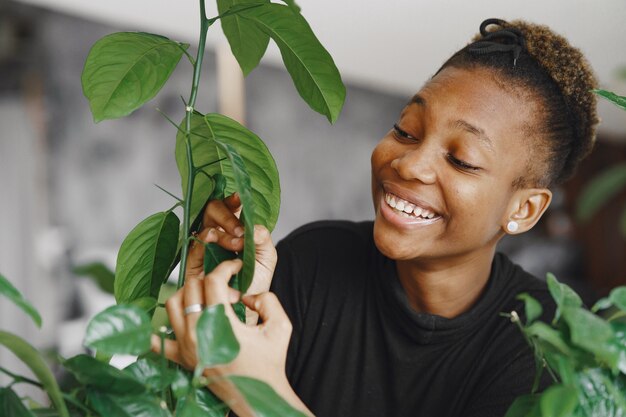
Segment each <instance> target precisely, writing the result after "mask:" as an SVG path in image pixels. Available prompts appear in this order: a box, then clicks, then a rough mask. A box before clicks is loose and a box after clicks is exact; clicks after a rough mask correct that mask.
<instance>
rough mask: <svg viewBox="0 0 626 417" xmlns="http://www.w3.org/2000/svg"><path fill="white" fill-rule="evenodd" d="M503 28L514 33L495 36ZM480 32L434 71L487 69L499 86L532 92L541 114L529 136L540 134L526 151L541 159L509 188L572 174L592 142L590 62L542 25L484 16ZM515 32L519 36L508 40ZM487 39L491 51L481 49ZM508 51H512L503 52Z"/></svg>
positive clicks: (593, 82) (594, 119)
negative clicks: (490, 71) (536, 99)
mask: <svg viewBox="0 0 626 417" xmlns="http://www.w3.org/2000/svg"><path fill="white" fill-rule="evenodd" d="M498 26H499V28H498ZM494 27H495V28H494ZM503 30H505V31H506V32H510V33H511V32H512V33H514V34H516V35H511V36H500V35H499V33H502V32H501V31H503ZM481 32H482V33H481V34H479V35H477V36H476V37H475V38H474V39H473V41H472V43H470V44H468V45H467V46H465V47H464V48H462V49H461V50H459V51H458V52H456V53H455V54H454V55H453V56H452V57H450V59H448V60H447V61H446V62H445V63H444V64H443V65H442V67H441V68H440V69H439V71H437V73H439V72H440V71H442V70H443V69H445V68H447V67H454V68H459V69H474V68H477V67H478V68H486V69H490V70H493V71H495V74H496V76H497V78H499V81H504V83H502V84H503V85H512V86H513V87H522V88H523V89H524V91H526V92H529V93H530V94H533V95H536V97H538V98H539V100H540V103H541V106H540V108H541V112H540V114H538V115H537V116H538V117H539V120H538V123H537V125H536V126H534V127H533V129H534V131H533V132H530V133H531V135H529V136H539V137H540V138H541V140H540V141H536V140H535V141H533V142H532V143H529V146H530V153H529V155H530V156H531V159H532V160H533V161H537V160H539V161H541V163H540V164H537V163H536V162H534V163H533V162H531V161H530V159H529V166H528V174H527V175H524V176H523V177H520V178H518V179H517V180H516V181H515V183H514V186H515V187H524V186H539V187H548V186H551V185H555V184H559V183H562V182H563V181H565V180H567V179H568V178H570V177H571V176H572V175H573V173H574V171H575V170H576V167H577V165H578V163H579V162H580V161H581V160H582V159H583V158H584V157H585V156H587V155H588V154H589V152H591V149H592V148H593V144H594V142H595V127H596V124H597V123H598V117H597V114H596V97H595V94H594V93H593V91H592V90H593V89H595V88H597V87H596V86H597V81H596V78H595V76H594V74H593V71H592V70H591V66H590V65H589V63H588V62H587V60H586V59H585V57H584V56H583V54H582V53H581V51H580V50H579V49H577V48H575V47H573V46H571V45H570V44H569V42H568V41H567V40H566V39H565V38H564V37H563V36H561V35H558V34H556V33H555V32H553V31H552V30H551V29H549V28H548V27H547V26H543V25H537V24H533V23H528V22H525V21H521V20H516V21H511V22H505V21H503V20H499V19H488V20H486V21H485V22H484V23H483V25H481ZM496 33H497V34H496ZM510 33H504V34H503V35H510ZM494 34H495V35H494ZM516 36H519V37H520V38H521V40H519V39H517V40H516V39H512V38H515V37H516ZM487 40H488V41H489V42H488V43H490V44H491V45H492V48H491V50H480V49H483V48H481V47H483V46H485V41H487ZM515 43H517V44H519V45H520V47H516V46H517V45H513V44H515ZM494 44H496V45H495V47H494V46H493V45H494ZM507 45H509V46H507ZM511 45H512V46H511ZM509 51H510V52H513V55H511V54H510V53H506V52H509Z"/></svg>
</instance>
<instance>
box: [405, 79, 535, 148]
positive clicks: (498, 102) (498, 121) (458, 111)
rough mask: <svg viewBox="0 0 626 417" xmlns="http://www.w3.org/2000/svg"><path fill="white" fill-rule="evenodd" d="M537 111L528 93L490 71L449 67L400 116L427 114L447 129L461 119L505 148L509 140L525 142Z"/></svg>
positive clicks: (432, 80)
mask: <svg viewBox="0 0 626 417" xmlns="http://www.w3.org/2000/svg"><path fill="white" fill-rule="evenodd" d="M538 109H539V103H538V101H537V100H536V99H535V98H534V97H533V96H532V95H531V94H526V93H525V92H524V91H523V89H522V88H521V87H519V86H515V85H514V84H509V85H507V84H506V82H505V81H503V80H501V79H499V78H498V75H496V74H495V73H494V72H493V71H491V70H488V69H482V68H477V69H458V68H453V67H449V68H446V69H444V70H443V71H441V72H440V73H439V74H437V75H436V76H435V77H433V78H432V79H431V80H430V81H429V82H428V83H426V84H425V85H424V86H423V87H422V88H421V89H420V91H419V92H418V93H417V94H416V95H415V96H414V97H413V99H412V100H411V103H410V104H409V105H407V107H406V108H405V109H404V110H403V113H402V115H403V116H405V115H409V114H419V113H421V114H427V115H428V117H429V118H430V119H431V120H432V121H433V122H436V123H437V124H438V125H439V124H442V125H449V126H458V123H456V122H457V121H459V120H461V121H463V122H467V123H469V124H471V125H472V126H475V127H477V128H479V129H481V130H482V131H484V132H485V134H486V135H487V136H488V137H489V138H491V140H492V141H493V142H494V144H495V145H498V144H500V145H504V146H508V145H509V143H508V142H510V139H512V140H516V141H521V142H525V143H527V142H528V139H529V133H530V132H531V131H532V130H533V126H534V125H535V124H536V119H537V112H538Z"/></svg>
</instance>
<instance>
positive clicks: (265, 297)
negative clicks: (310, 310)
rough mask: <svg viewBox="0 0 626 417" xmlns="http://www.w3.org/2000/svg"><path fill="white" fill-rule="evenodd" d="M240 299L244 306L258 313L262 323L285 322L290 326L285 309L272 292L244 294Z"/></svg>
mask: <svg viewBox="0 0 626 417" xmlns="http://www.w3.org/2000/svg"><path fill="white" fill-rule="evenodd" d="M241 301H243V303H244V304H245V305H246V307H248V308H250V309H251V310H254V311H256V312H257V313H259V317H261V320H263V323H264V324H268V323H272V322H277V323H282V322H286V323H288V324H289V326H291V321H290V320H289V317H288V316H287V313H285V309H284V308H283V306H282V304H280V301H279V300H278V297H276V294H274V293H273V292H264V293H262V294H256V295H244V296H243V297H241Z"/></svg>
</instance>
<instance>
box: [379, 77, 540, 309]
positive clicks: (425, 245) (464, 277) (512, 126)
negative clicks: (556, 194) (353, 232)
mask: <svg viewBox="0 0 626 417" xmlns="http://www.w3.org/2000/svg"><path fill="white" fill-rule="evenodd" d="M417 96H419V97H420V98H421V100H417V101H418V102H413V103H411V104H409V105H408V106H407V107H406V108H405V109H404V110H403V111H402V114H401V116H400V119H399V121H398V122H397V125H398V126H399V127H400V129H401V130H402V131H404V133H406V134H408V135H409V137H405V136H403V132H401V131H397V130H396V129H393V130H392V131H390V132H389V133H388V134H387V136H385V137H384V138H383V139H382V140H381V141H380V143H379V144H378V146H377V147H376V148H375V149H374V152H373V153H372V159H371V163H372V196H373V200H374V207H375V209H376V220H375V223H374V240H375V242H376V246H377V247H378V248H379V250H380V251H381V252H382V253H383V254H385V255H386V256H387V257H389V258H391V259H395V260H396V261H397V269H398V275H399V278H400V281H401V283H402V285H403V287H404V289H405V290H406V292H407V295H408V297H409V301H410V302H411V304H412V306H413V307H414V308H415V309H416V310H417V311H421V312H428V313H431V314H437V315H440V316H443V317H448V318H451V317H455V316H457V315H459V314H461V313H463V312H464V311H467V310H468V309H469V308H470V307H471V306H472V305H473V304H474V302H476V300H477V299H478V297H479V296H480V294H481V293H482V290H483V288H484V287H485V284H486V282H487V280H488V278H489V272H490V269H491V262H492V260H493V256H494V253H495V247H496V243H497V242H498V240H500V238H502V236H503V235H504V234H505V231H506V225H507V223H508V222H509V221H510V220H514V221H516V222H517V223H518V225H519V229H518V230H517V231H516V232H515V233H522V232H525V231H527V230H529V229H530V228H532V227H533V226H534V225H535V224H536V222H537V221H538V220H539V218H540V217H541V215H542V214H543V213H544V211H545V210H546V209H547V207H548V205H549V203H550V199H551V193H550V191H549V190H547V189H543V188H522V189H516V188H515V187H514V185H513V184H514V182H515V180H516V179H517V178H519V177H520V176H523V175H525V174H527V169H528V160H527V157H526V156H527V155H529V141H531V142H532V141H533V140H537V139H536V138H529V137H528V135H527V132H528V130H529V129H528V128H527V126H532V125H533V124H535V123H536V122H535V114H537V113H536V112H537V111H538V110H539V103H537V102H536V100H535V101H533V100H531V99H530V97H532V95H530V94H515V92H514V91H512V89H511V88H508V89H507V90H504V89H503V88H502V87H500V86H499V84H498V83H497V82H495V81H494V75H493V73H492V72H491V71H490V70H487V69H473V70H463V69H457V68H446V69H445V70H443V71H442V72H440V73H439V74H438V75H437V76H435V77H434V78H433V79H432V80H431V81H430V82H428V83H427V84H426V85H425V86H424V87H423V88H422V89H421V90H420V91H419V92H418V95H417ZM459 121H462V122H459ZM468 124H469V125H471V126H472V127H473V128H476V129H473V128H471V127H468ZM477 131H481V133H479V132H477ZM485 137H487V138H488V139H485ZM459 161H461V162H460V163H459ZM467 165H471V167H468V166H467ZM385 190H387V191H389V192H392V193H393V194H396V195H400V196H401V197H403V199H405V200H408V201H413V202H417V203H419V205H426V206H428V207H430V208H431V209H433V211H435V212H436V213H438V214H439V215H440V216H441V217H440V218H439V220H437V221H435V222H432V223H431V224H404V223H402V222H403V220H402V219H401V218H399V217H394V214H389V213H390V209H389V207H388V206H386V207H385V208H382V210H381V206H382V205H386V203H385V201H384V195H385Z"/></svg>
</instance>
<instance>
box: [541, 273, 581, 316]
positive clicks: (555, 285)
mask: <svg viewBox="0 0 626 417" xmlns="http://www.w3.org/2000/svg"><path fill="white" fill-rule="evenodd" d="M546 281H547V282H548V289H549V290H550V294H551V295H552V298H554V301H555V302H556V307H557V308H556V312H555V313H554V320H553V323H556V322H557V321H558V320H559V317H561V313H562V311H563V308H565V307H580V306H582V305H583V302H582V300H581V299H580V297H579V296H578V294H576V292H575V291H574V290H573V289H571V288H570V287H569V286H568V285H566V284H563V283H560V282H559V281H557V279H556V277H555V276H554V275H553V274H551V273H549V272H548V273H547V274H546Z"/></svg>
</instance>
